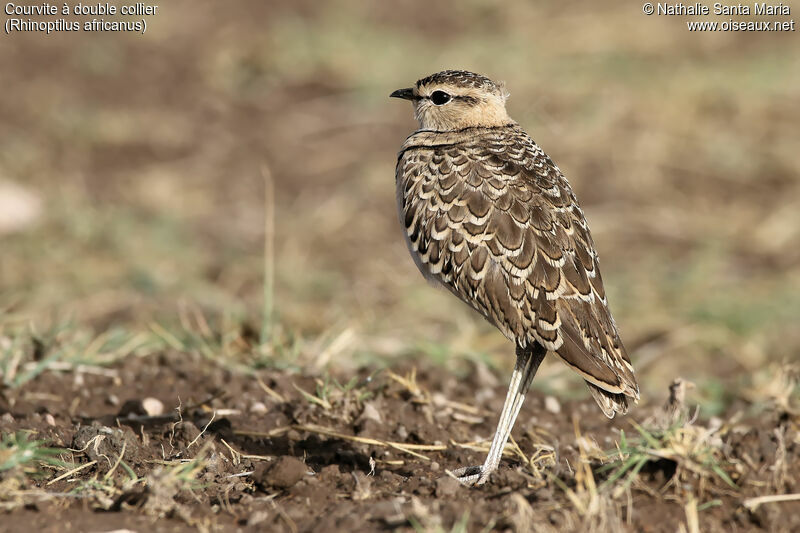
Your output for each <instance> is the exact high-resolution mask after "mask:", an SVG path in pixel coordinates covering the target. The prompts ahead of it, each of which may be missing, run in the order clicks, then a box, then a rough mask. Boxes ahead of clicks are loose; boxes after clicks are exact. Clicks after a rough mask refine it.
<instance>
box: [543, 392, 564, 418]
mask: <svg viewBox="0 0 800 533" xmlns="http://www.w3.org/2000/svg"><path fill="white" fill-rule="evenodd" d="M544 408H545V409H546V410H548V411H550V412H551V413H553V414H554V415H557V414H558V413H560V412H561V404H560V403H558V400H556V398H555V397H554V396H545V398H544Z"/></svg>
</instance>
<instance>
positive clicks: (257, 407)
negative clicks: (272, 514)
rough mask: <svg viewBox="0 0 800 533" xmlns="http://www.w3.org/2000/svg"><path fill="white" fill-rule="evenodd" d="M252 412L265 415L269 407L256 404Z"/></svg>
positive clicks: (251, 408) (251, 407) (260, 403)
mask: <svg viewBox="0 0 800 533" xmlns="http://www.w3.org/2000/svg"><path fill="white" fill-rule="evenodd" d="M250 412H251V413H253V414H255V415H263V414H265V413H266V412H267V406H266V405H264V402H255V403H254V404H253V405H251V406H250ZM255 514H257V513H254V514H253V516H255ZM251 518H252V516H251ZM247 523H248V525H249V524H250V521H249V520H248V522H247Z"/></svg>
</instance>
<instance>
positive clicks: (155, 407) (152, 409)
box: [142, 397, 164, 416]
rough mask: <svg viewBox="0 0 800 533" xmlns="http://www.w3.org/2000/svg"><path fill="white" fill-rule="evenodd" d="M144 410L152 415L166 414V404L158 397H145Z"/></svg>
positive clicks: (143, 401)
mask: <svg viewBox="0 0 800 533" xmlns="http://www.w3.org/2000/svg"><path fill="white" fill-rule="evenodd" d="M142 407H144V412H145V413H147V414H148V415H150V416H160V415H163V414H164V404H163V403H161V400H159V399H157V398H152V397H150V398H145V399H144V400H142Z"/></svg>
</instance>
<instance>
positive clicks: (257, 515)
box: [247, 509, 269, 527]
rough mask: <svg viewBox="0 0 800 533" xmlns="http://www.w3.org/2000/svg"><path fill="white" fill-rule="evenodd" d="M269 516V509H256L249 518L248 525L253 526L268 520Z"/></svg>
mask: <svg viewBox="0 0 800 533" xmlns="http://www.w3.org/2000/svg"><path fill="white" fill-rule="evenodd" d="M267 518H269V513H268V512H267V511H264V510H263V509H262V510H259V511H254V512H253V514H251V515H250V517H249V518H248V519H247V525H248V526H251V527H252V526H257V525H258V524H260V523H262V522H264V521H266V520H267Z"/></svg>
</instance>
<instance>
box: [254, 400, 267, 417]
mask: <svg viewBox="0 0 800 533" xmlns="http://www.w3.org/2000/svg"><path fill="white" fill-rule="evenodd" d="M250 412H251V413H253V414H256V415H263V414H264V413H266V412H267V406H266V405H264V402H255V403H254V404H253V405H251V406H250Z"/></svg>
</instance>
